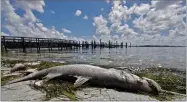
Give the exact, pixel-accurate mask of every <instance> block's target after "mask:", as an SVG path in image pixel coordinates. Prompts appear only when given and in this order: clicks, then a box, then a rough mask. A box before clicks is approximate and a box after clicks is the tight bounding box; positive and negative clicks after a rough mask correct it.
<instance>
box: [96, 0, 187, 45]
mask: <svg viewBox="0 0 187 102" xmlns="http://www.w3.org/2000/svg"><path fill="white" fill-rule="evenodd" d="M167 2H168V3H167ZM162 3H163V4H162ZM163 5H165V7H164V6H163ZM132 14H133V15H134V14H135V15H136V17H135V19H133V20H132V24H133V27H130V26H129V25H128V24H129V23H126V21H129V20H130V19H132V18H131V15H132ZM98 17H99V16H98ZM184 18H186V6H183V5H182V4H181V1H164V2H163V0H160V1H151V4H143V3H142V4H140V5H137V4H134V5H133V6H131V7H129V8H128V7H127V6H126V2H121V1H113V3H112V7H111V11H110V12H109V14H108V15H107V18H106V19H104V20H105V23H104V24H105V26H104V27H103V28H105V27H106V28H109V29H108V30H109V31H108V32H110V33H108V34H110V35H100V38H101V39H104V40H105V41H108V40H117V39H118V41H127V42H134V44H166V45H167V44H171V43H172V44H176V45H184V44H185V42H186V39H185V37H184V36H186V25H185V24H186V22H184V20H183V19H184ZM130 21H131V20H130ZM98 24H99V23H98ZM94 25H95V27H96V32H99V31H101V30H99V28H101V27H98V25H97V24H96V22H95V20H94V22H93V26H94ZM118 37H119V38H118ZM180 41H181V43H180Z"/></svg>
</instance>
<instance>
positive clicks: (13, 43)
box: [1, 36, 127, 53]
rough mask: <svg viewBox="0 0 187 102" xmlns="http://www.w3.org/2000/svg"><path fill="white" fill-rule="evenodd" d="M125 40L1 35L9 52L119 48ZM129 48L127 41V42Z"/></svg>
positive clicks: (3, 49) (2, 47) (4, 46)
mask: <svg viewBox="0 0 187 102" xmlns="http://www.w3.org/2000/svg"><path fill="white" fill-rule="evenodd" d="M123 46H124V45H123V42H121V43H118V42H117V41H116V42H111V41H110V40H109V42H108V43H106V42H102V41H101V40H100V42H96V41H94V40H93V41H91V42H90V43H89V42H88V41H82V42H80V41H75V40H66V39H57V38H35V37H18V36H1V50H2V51H5V52H7V51H8V49H22V51H23V52H26V49H28V48H36V49H37V52H38V53H39V52H40V49H41V48H48V50H49V51H51V50H52V49H53V48H58V49H59V50H62V49H67V48H71V49H73V48H80V47H82V48H89V47H92V48H96V47H100V48H106V47H107V48H117V47H121V48H122V47H123ZM125 47H126V48H127V43H126V44H125Z"/></svg>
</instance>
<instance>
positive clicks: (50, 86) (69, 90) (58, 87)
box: [35, 80, 78, 101]
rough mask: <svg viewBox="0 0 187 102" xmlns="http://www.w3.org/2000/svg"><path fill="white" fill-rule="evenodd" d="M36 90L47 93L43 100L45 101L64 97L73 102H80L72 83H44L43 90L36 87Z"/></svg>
mask: <svg viewBox="0 0 187 102" xmlns="http://www.w3.org/2000/svg"><path fill="white" fill-rule="evenodd" d="M35 89H36V90H40V91H41V92H44V93H45V97H44V99H43V100H44V101H48V100H50V99H52V98H57V97H62V95H63V96H65V97H67V98H69V99H70V100H71V101H76V100H78V99H77V98H76V96H75V92H76V90H77V89H76V88H74V86H73V84H72V83H68V82H63V83H61V82H59V81H56V80H51V81H49V82H46V83H44V85H43V86H42V87H41V88H36V87H35ZM62 101H63V100H62Z"/></svg>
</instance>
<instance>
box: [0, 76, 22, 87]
mask: <svg viewBox="0 0 187 102" xmlns="http://www.w3.org/2000/svg"><path fill="white" fill-rule="evenodd" d="M19 77H21V76H19V75H12V76H7V77H3V74H2V73H1V86H3V85H5V84H6V83H7V82H8V81H10V80H14V79H17V78H19Z"/></svg>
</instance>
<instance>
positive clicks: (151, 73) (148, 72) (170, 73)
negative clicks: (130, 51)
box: [1, 57, 186, 100]
mask: <svg viewBox="0 0 187 102" xmlns="http://www.w3.org/2000/svg"><path fill="white" fill-rule="evenodd" d="M1 59H3V60H4V62H6V61H5V60H6V59H8V60H9V61H8V63H12V64H15V63H18V62H19V63H20V62H25V61H26V62H32V61H34V60H29V61H28V60H27V59H25V60H24V61H23V60H18V59H17V61H15V60H13V59H15V58H13V59H11V58H8V57H2V58H1ZM11 61H12V62H11ZM35 61H38V59H36V60H35ZM41 62H42V67H41V66H40V65H39V66H37V67H39V69H40V67H41V70H42V69H43V68H45V67H46V66H47V67H51V66H57V65H65V64H69V63H67V62H66V61H63V64H62V63H61V64H60V63H59V62H49V61H47V62H46V61H41ZM5 65H6V64H5ZM35 67H36V66H35ZM101 67H104V66H101ZM111 67H114V66H108V68H111ZM33 68H34V67H33ZM105 68H107V67H105ZM155 69H156V70H155ZM120 70H125V71H127V72H130V73H133V74H136V75H138V76H141V77H142V76H143V77H148V78H152V79H154V80H156V81H160V82H159V84H161V86H162V87H165V88H167V87H171V88H168V89H170V90H171V91H172V90H173V88H174V87H176V84H174V85H173V86H172V84H171V83H176V82H175V81H176V80H184V79H180V78H182V77H183V78H185V77H184V75H185V74H186V72H183V71H179V70H170V69H165V68H146V69H140V70H135V71H129V70H128V69H120ZM155 71H157V74H155ZM139 72H143V73H139ZM159 72H161V73H162V74H160V73H159ZM163 73H164V74H163ZM166 73H167V74H166ZM181 73H182V74H181ZM178 75H182V77H181V76H178ZM158 76H161V77H159V78H157V77H158ZM167 77H170V78H171V79H170V78H169V79H168V78H167ZM162 78H164V80H163V79H162ZM176 78H179V79H176ZM172 81H174V82H172ZM164 84H171V85H170V86H165V85H164ZM183 84H184V83H181V85H183ZM180 87H181V86H180V85H179V88H180ZM183 88H184V87H183ZM53 89H54V88H53ZM86 89H89V88H86ZM91 89H92V88H91ZM180 90H181V89H178V92H184V91H180ZM183 90H184V89H183ZM18 91H19V90H18ZM175 91H176V90H175ZM185 92H186V89H185ZM124 93H128V92H124ZM121 94H122V93H121ZM134 95H135V94H134ZM142 95H144V94H142ZM135 96H136V95H135ZM144 96H146V95H144ZM148 96H150V95H148ZM162 96H165V97H162ZM162 96H150V97H152V98H153V99H156V100H172V97H173V96H171V95H169V96H168V95H162ZM73 97H74V96H73ZM165 98H166V99H165Z"/></svg>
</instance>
